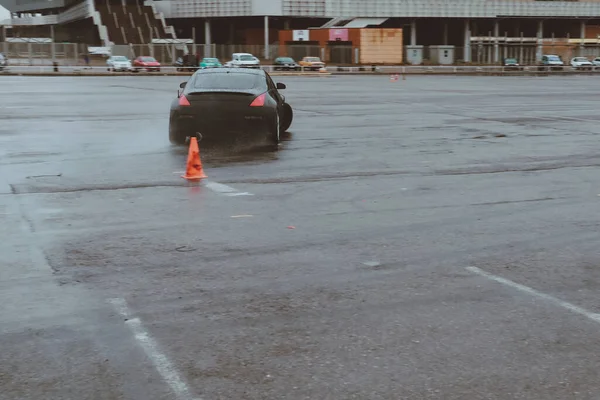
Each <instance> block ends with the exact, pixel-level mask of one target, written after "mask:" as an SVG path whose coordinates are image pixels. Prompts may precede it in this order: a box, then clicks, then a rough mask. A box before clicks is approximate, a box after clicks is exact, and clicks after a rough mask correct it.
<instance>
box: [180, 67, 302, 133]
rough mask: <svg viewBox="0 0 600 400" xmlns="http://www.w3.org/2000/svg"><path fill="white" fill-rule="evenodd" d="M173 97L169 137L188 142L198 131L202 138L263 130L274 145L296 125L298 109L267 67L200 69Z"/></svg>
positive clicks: (182, 84)
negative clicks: (257, 68) (187, 139)
mask: <svg viewBox="0 0 600 400" xmlns="http://www.w3.org/2000/svg"><path fill="white" fill-rule="evenodd" d="M179 87H180V88H181V89H183V91H182V92H181V93H178V97H177V98H176V99H174V100H173V103H172V104H171V110H170V115H169V140H170V141H171V142H172V143H174V144H183V143H185V141H186V138H187V137H191V136H194V135H195V134H196V133H200V134H201V135H202V141H208V142H209V143H210V142H211V141H215V140H218V139H219V138H226V137H227V136H228V135H244V136H246V135H249V134H258V135H259V136H263V137H264V136H266V138H267V139H268V140H269V141H270V142H271V143H272V144H276V143H279V141H280V137H281V136H280V135H281V133H282V132H285V131H286V130H287V129H288V128H289V127H290V125H291V124H292V119H293V112H292V107H291V106H290V105H289V104H288V103H287V102H286V101H285V97H284V96H282V95H281V93H279V90H282V89H285V88H286V86H285V85H284V84H283V83H277V84H275V83H274V82H273V80H272V79H271V77H270V76H269V74H268V73H267V72H265V71H263V70H262V69H259V70H251V69H245V68H236V69H232V68H207V69H199V70H198V71H196V72H195V73H194V74H193V75H192V76H191V77H190V80H189V81H187V82H183V83H181V84H180V85H179Z"/></svg>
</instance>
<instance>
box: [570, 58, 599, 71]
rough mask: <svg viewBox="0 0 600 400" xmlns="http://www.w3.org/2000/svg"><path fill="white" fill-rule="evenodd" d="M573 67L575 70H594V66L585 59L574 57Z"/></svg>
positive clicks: (572, 59)
mask: <svg viewBox="0 0 600 400" xmlns="http://www.w3.org/2000/svg"><path fill="white" fill-rule="evenodd" d="M571 67H573V68H575V69H592V68H594V64H592V63H591V61H590V60H588V59H587V58H585V57H573V58H571Z"/></svg>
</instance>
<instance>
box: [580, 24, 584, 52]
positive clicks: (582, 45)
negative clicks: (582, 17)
mask: <svg viewBox="0 0 600 400" xmlns="http://www.w3.org/2000/svg"><path fill="white" fill-rule="evenodd" d="M579 37H580V38H581V43H579V56H581V57H583V53H584V52H585V50H584V49H585V21H581V25H580V27H579Z"/></svg>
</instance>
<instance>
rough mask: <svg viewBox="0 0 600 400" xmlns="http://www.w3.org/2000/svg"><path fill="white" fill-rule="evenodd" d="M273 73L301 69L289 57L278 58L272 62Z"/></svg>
mask: <svg viewBox="0 0 600 400" xmlns="http://www.w3.org/2000/svg"><path fill="white" fill-rule="evenodd" d="M273 67H274V69H275V71H277V70H279V71H300V69H301V68H302V67H300V65H298V63H297V62H296V61H294V59H293V58H291V57H278V58H276V59H275V61H274V62H273Z"/></svg>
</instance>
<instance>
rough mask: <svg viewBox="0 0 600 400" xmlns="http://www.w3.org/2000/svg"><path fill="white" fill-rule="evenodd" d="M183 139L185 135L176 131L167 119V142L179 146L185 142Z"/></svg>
mask: <svg viewBox="0 0 600 400" xmlns="http://www.w3.org/2000/svg"><path fill="white" fill-rule="evenodd" d="M185 139H186V137H185V136H184V135H183V134H181V132H178V131H177V130H176V129H175V128H174V127H173V124H172V123H171V122H170V121H169V142H171V144H173V145H176V146H181V145H184V144H185Z"/></svg>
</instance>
